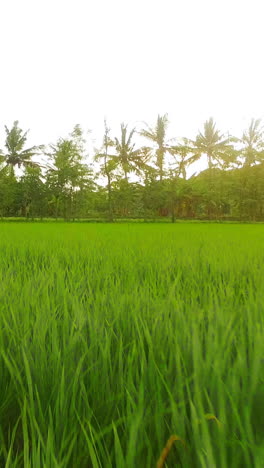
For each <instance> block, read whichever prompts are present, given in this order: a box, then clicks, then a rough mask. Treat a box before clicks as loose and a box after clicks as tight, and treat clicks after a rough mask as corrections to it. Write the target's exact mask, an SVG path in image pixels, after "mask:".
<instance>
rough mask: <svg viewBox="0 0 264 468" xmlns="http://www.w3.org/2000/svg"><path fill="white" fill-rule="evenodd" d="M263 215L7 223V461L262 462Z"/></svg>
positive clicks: (3, 428)
mask: <svg viewBox="0 0 264 468" xmlns="http://www.w3.org/2000/svg"><path fill="white" fill-rule="evenodd" d="M263 239H264V229H263V226H262V225H239V226H238V225H230V224H225V225H219V224H218V225H216V224H211V225H209V226H208V225H202V224H194V223H192V224H186V223H184V224H180V223H179V224H177V225H172V224H168V225H162V226H160V225H158V224H148V225H147V224H144V225H139V224H131V223H130V224H125V225H120V224H116V225H115V224H100V225H98V224H96V225H94V224H90V225H87V224H85V225H82V224H65V223H60V224H59V223H47V224H45V225H44V224H37V223H34V224H33V223H27V224H26V223H24V224H21V223H20V224H17V223H14V224H11V223H2V224H1V225H0V277H1V290H0V395H1V405H0V465H1V466H3V467H4V466H5V467H6V468H11V467H12V468H21V467H25V468H42V467H54V468H72V467H78V468H87V467H91V468H99V467H102V468H104V467H109V468H110V467H113V468H114V467H115V468H135V467H139V468H141V467H144V468H152V467H154V466H156V462H157V460H158V458H159V456H160V454H161V451H162V449H163V447H164V446H165V444H166V441H167V440H168V439H169V437H170V436H171V435H173V434H175V435H177V436H178V437H179V438H180V439H181V440H182V441H183V442H181V441H180V440H179V441H178V442H176V443H175V446H174V447H172V449H171V452H170V453H169V455H168V465H166V466H169V467H172V466H173V467H180V466H181V467H184V468H185V467H192V468H202V467H204V468H205V467H210V468H211V467H221V468H230V467H232V468H241V467H243V468H252V467H256V468H261V467H263V460H264V447H263V438H264V406H263V392H264V381H263V366H264V340H263V333H264V316H263V294H264V282H263V276H264V252H263Z"/></svg>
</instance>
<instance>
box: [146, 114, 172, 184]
mask: <svg viewBox="0 0 264 468" xmlns="http://www.w3.org/2000/svg"><path fill="white" fill-rule="evenodd" d="M168 124H169V121H168V114H164V115H163V116H161V115H158V118H157V122H156V126H155V127H154V128H151V127H149V126H148V125H147V124H145V125H146V127H147V129H143V130H141V131H140V132H139V133H140V135H141V136H143V137H145V138H147V139H148V140H150V141H151V142H152V143H154V145H155V146H156V151H155V153H156V166H157V168H158V174H159V179H160V181H162V179H163V175H164V158H165V154H166V152H167V151H169V152H171V147H170V145H169V144H168V143H167V142H166V131H167V128H168Z"/></svg>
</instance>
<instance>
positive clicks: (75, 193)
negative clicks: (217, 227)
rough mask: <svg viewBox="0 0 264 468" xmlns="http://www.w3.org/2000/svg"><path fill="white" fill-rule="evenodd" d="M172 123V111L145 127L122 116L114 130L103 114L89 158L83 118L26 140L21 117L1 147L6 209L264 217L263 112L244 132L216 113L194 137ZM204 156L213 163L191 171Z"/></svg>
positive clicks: (0, 206)
mask: <svg viewBox="0 0 264 468" xmlns="http://www.w3.org/2000/svg"><path fill="white" fill-rule="evenodd" d="M168 123H169V122H168V116H167V114H165V115H163V116H160V115H159V116H158V118H157V120H156V122H155V125H154V126H153V127H151V126H148V125H147V124H145V126H144V128H142V129H140V130H137V129H136V128H129V127H128V125H126V124H124V123H122V124H121V127H120V134H119V135H118V136H116V137H112V135H111V131H110V129H109V127H108V125H107V122H106V121H105V125H104V135H103V138H102V146H101V148H99V149H96V150H95V151H94V154H93V155H92V158H91V157H90V159H88V157H87V154H86V149H85V148H86V142H85V139H84V132H83V130H82V129H81V127H80V126H79V125H76V126H75V127H74V129H73V131H72V132H71V133H70V134H69V135H68V136H67V137H66V138H59V139H58V141H57V142H56V143H54V144H51V145H38V146H33V147H30V148H27V137H28V132H24V131H23V130H22V129H21V128H20V127H19V122H18V121H15V122H14V124H13V127H12V128H11V129H9V128H7V127H5V133H6V137H5V141H4V143H3V149H2V150H0V216H1V217H2V218H5V217H25V218H32V219H34V218H41V219H42V218H56V219H59V218H63V219H65V220H76V219H88V218H90V219H97V218H98V219H107V220H108V221H113V220H115V219H119V218H136V219H137V218H138V219H145V220H152V219H153V220H154V219H157V218H161V219H162V218H164V219H167V218H170V219H171V221H172V222H174V221H175V220H176V219H179V218H182V219H209V220H210V219H212V220H213V219H218V220H228V219H231V220H240V221H246V220H250V221H262V220H264V131H263V127H262V123H261V120H260V119H252V120H251V122H250V124H249V126H248V128H247V129H246V130H245V131H244V132H243V135H242V137H240V138H238V137H235V136H231V135H229V134H224V133H221V132H220V131H219V130H218V129H217V127H216V123H215V122H214V120H213V119H212V118H210V119H208V120H207V121H206V122H205V123H204V125H203V129H202V130H201V131H199V133H198V135H197V136H196V138H195V139H193V140H192V139H189V138H187V137H184V138H178V139H176V138H173V139H169V138H168ZM137 136H140V137H141V139H142V141H143V140H144V142H145V144H144V145H140V146H139V145H137V141H138V138H136V137H137ZM204 156H206V158H207V169H206V170H204V171H202V172H200V173H198V174H193V176H192V177H189V178H187V175H186V174H187V169H188V168H190V167H191V165H192V164H193V163H195V162H197V161H199V160H200V159H201V158H202V157H204ZM43 160H44V163H42V162H40V161H43Z"/></svg>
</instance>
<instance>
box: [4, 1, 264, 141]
mask: <svg viewBox="0 0 264 468" xmlns="http://www.w3.org/2000/svg"><path fill="white" fill-rule="evenodd" d="M263 10H264V2H263V0H259V1H258V0H250V1H245V0H159V1H156V0H0V19H1V24H0V44H1V46H0V47H1V65H2V67H1V73H0V110H1V113H0V147H3V145H4V124H6V125H8V126H11V125H12V123H13V121H14V120H19V122H20V126H21V127H22V128H23V129H25V130H26V129H28V128H29V129H30V134H29V144H40V143H44V144H48V143H50V142H54V141H55V140H56V139H57V138H58V137H60V136H65V135H67V133H68V132H69V131H71V130H72V128H73V126H74V125H75V124H76V123H80V124H81V125H82V127H83V128H84V129H89V128H90V129H92V130H93V139H94V140H96V141H97V142H98V143H97V145H99V143H100V140H101V138H102V135H103V119H104V116H107V119H108V123H109V126H110V127H111V128H112V134H113V136H114V135H117V134H118V132H119V124H120V122H121V121H123V120H124V121H125V122H127V123H130V124H131V125H135V124H137V122H140V121H147V122H148V123H149V124H150V125H152V124H154V123H155V120H156V118H157V114H158V113H161V114H163V113H165V112H168V114H169V120H170V122H171V124H170V136H187V137H194V136H195V135H196V133H197V131H198V129H201V128H202V126H203V122H204V121H205V120H206V119H207V118H209V117H210V116H213V117H214V118H215V120H216V122H217V125H218V127H219V128H220V129H221V130H222V131H223V132H224V131H227V130H229V131H230V132H231V133H235V134H236V135H237V136H240V134H241V132H242V130H243V129H244V128H245V127H246V126H247V125H248V122H249V120H250V119H251V118H252V117H255V118H258V117H261V118H262V117H263V116H264V92H263V87H264V66H263V45H264V40H263V39H264V28H263V13H264V11H263ZM139 128H141V125H139ZM98 139H99V140H98Z"/></svg>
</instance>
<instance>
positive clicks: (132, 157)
mask: <svg viewBox="0 0 264 468" xmlns="http://www.w3.org/2000/svg"><path fill="white" fill-rule="evenodd" d="M135 132H136V129H135V128H133V129H132V130H131V131H130V132H128V129H127V125H125V124H124V123H122V124H121V138H120V140H119V139H118V138H115V150H116V153H117V154H116V156H115V158H116V160H117V161H118V164H119V165H120V166H121V168H122V171H123V173H124V176H125V180H126V181H128V174H129V173H130V172H135V173H136V174H137V175H140V174H141V172H142V170H144V169H145V168H146V167H147V166H146V162H147V160H148V159H149V156H150V155H149V153H148V150H147V148H146V147H143V148H139V149H135V143H132V139H133V136H134V135H135Z"/></svg>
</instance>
